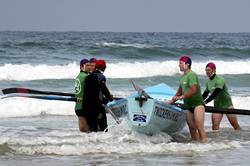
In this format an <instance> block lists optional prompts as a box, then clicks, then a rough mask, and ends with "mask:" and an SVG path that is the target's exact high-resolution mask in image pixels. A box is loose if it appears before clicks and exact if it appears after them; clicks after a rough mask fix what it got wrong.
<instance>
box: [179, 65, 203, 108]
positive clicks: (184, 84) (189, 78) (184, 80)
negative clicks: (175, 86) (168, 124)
mask: <svg viewBox="0 0 250 166" xmlns="http://www.w3.org/2000/svg"><path fill="white" fill-rule="evenodd" d="M192 85H196V86H197V90H196V92H195V93H194V94H193V95H192V96H191V97H189V98H185V99H184V105H185V108H186V109H189V108H194V107H196V106H199V105H202V104H203V98H202V96H201V88H200V83H199V79H198V77H197V75H196V74H195V73H194V72H193V71H192V70H190V71H189V72H188V73H185V74H184V75H182V77H181V78H180V86H181V89H182V94H185V93H187V92H188V91H189V88H190V87H191V86H192Z"/></svg>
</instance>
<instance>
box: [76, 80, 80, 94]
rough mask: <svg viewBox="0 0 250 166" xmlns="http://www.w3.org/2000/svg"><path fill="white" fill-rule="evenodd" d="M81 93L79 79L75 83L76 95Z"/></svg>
mask: <svg viewBox="0 0 250 166" xmlns="http://www.w3.org/2000/svg"><path fill="white" fill-rule="evenodd" d="M80 92H81V82H80V80H79V79H76V81H75V94H79V93H80Z"/></svg>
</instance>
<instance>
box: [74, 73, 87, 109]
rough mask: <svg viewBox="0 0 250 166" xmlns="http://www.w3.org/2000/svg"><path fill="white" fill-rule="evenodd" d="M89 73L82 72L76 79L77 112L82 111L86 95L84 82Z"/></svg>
mask: <svg viewBox="0 0 250 166" xmlns="http://www.w3.org/2000/svg"><path fill="white" fill-rule="evenodd" d="M87 75H88V74H87V73H85V72H83V71H81V72H80V73H79V74H78V76H77V77H76V79H75V97H76V99H77V101H76V104H75V110H81V109H82V100H83V94H84V82H85V79H86V77H87Z"/></svg>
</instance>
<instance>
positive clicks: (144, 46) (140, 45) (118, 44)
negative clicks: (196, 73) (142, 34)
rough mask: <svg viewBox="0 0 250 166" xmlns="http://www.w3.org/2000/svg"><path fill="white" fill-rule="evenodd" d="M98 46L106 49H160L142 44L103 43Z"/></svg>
mask: <svg viewBox="0 0 250 166" xmlns="http://www.w3.org/2000/svg"><path fill="white" fill-rule="evenodd" d="M96 45H98V46H104V47H134V48H154V47H160V46H157V45H151V44H140V43H116V42H101V43H96Z"/></svg>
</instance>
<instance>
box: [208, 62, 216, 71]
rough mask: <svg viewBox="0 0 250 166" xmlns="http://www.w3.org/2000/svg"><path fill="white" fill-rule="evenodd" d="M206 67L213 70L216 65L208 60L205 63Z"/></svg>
mask: <svg viewBox="0 0 250 166" xmlns="http://www.w3.org/2000/svg"><path fill="white" fill-rule="evenodd" d="M206 67H209V68H211V69H212V70H215V69H216V66H215V64H214V63H213V62H209V63H208V64H207V65H206Z"/></svg>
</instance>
